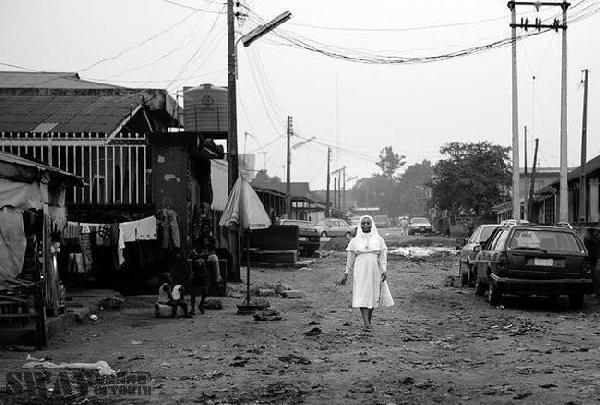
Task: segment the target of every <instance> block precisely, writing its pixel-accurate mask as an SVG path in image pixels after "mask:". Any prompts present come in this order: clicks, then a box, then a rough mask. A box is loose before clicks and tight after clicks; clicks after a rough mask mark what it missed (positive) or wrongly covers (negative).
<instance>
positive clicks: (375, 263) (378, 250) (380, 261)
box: [346, 235, 394, 309]
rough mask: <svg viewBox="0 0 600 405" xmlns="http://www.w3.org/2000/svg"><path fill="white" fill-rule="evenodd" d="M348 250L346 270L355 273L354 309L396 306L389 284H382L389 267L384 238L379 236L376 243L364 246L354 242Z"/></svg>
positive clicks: (357, 241)
mask: <svg viewBox="0 0 600 405" xmlns="http://www.w3.org/2000/svg"><path fill="white" fill-rule="evenodd" d="M354 239H356V238H354ZM377 239H378V240H377ZM347 250H348V259H347V262H346V270H347V271H348V272H349V271H350V270H352V272H353V280H352V307H354V308H369V309H373V308H378V307H379V305H380V304H384V305H385V306H392V305H394V300H393V298H392V296H391V294H390V290H389V287H388V285H387V282H381V273H382V272H383V271H386V267H387V246H386V245H385V242H384V240H383V238H381V237H380V236H379V235H377V238H375V241H373V240H370V241H369V242H367V243H365V244H364V245H363V244H362V243H361V241H360V240H353V241H351V242H350V244H349V245H348V249H347ZM380 301H382V302H380Z"/></svg>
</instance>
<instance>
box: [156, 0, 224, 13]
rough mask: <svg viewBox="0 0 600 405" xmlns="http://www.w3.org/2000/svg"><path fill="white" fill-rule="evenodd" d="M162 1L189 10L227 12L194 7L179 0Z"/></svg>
mask: <svg viewBox="0 0 600 405" xmlns="http://www.w3.org/2000/svg"><path fill="white" fill-rule="evenodd" d="M161 1H162V2H165V3H169V4H172V5H174V6H178V7H183V8H187V9H188V10H194V11H202V12H204V13H214V14H225V12H223V11H217V10H208V9H204V8H198V7H192V6H188V5H187V4H182V3H178V2H176V1H173V0H161ZM210 3H213V2H210ZM214 3H215V4H217V3H216V2H214ZM218 4H223V3H218ZM225 5H227V4H225Z"/></svg>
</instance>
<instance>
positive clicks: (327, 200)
mask: <svg viewBox="0 0 600 405" xmlns="http://www.w3.org/2000/svg"><path fill="white" fill-rule="evenodd" d="M330 181H331V146H329V147H328V148H327V193H326V196H325V208H326V209H327V212H328V216H329V217H330V216H331V207H330V206H329V185H330Z"/></svg>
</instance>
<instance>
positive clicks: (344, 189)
mask: <svg viewBox="0 0 600 405" xmlns="http://www.w3.org/2000/svg"><path fill="white" fill-rule="evenodd" d="M342 176H343V177H344V183H343V185H344V187H343V189H342V190H343V191H342V193H343V194H342V209H344V210H345V209H346V166H344V170H342Z"/></svg>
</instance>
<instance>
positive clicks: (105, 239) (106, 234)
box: [96, 225, 113, 246]
mask: <svg viewBox="0 0 600 405" xmlns="http://www.w3.org/2000/svg"><path fill="white" fill-rule="evenodd" d="M112 244H113V243H112V233H111V228H110V225H102V226H99V227H98V229H97V230H96V246H112Z"/></svg>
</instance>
